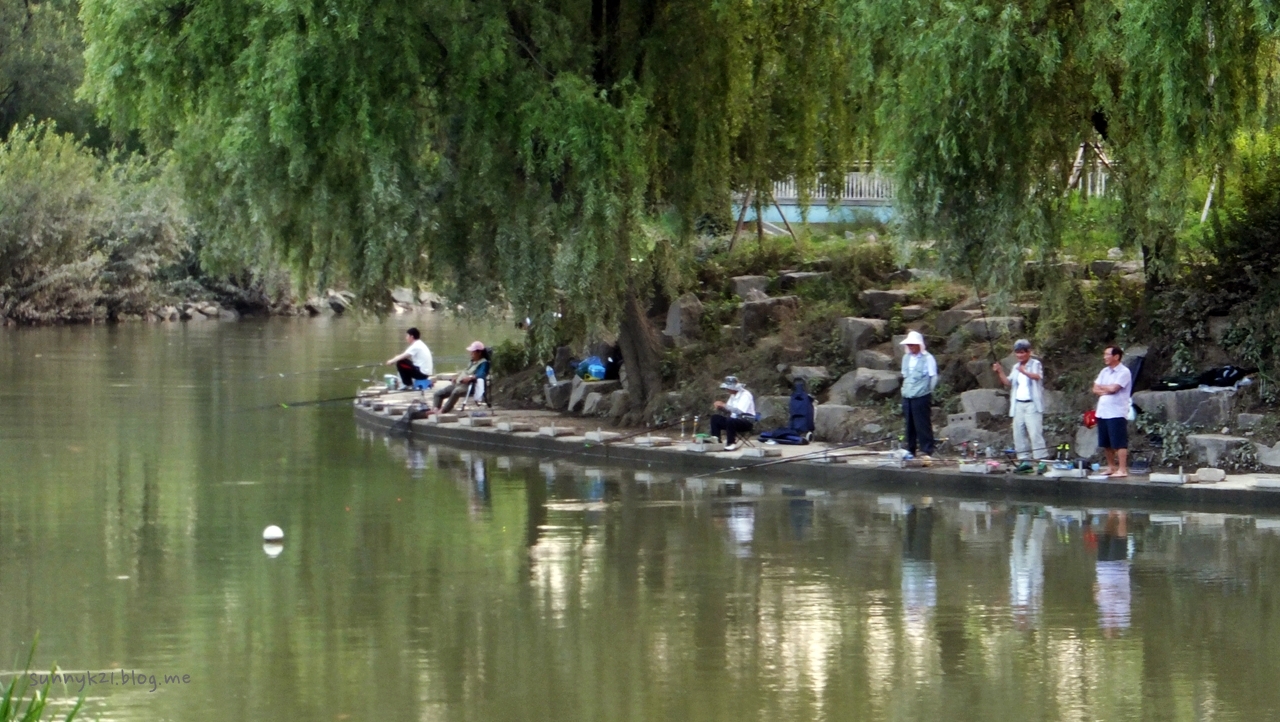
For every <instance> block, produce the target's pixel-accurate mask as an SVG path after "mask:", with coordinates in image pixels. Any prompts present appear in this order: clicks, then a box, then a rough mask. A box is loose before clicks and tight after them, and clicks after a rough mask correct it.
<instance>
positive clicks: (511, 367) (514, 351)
mask: <svg viewBox="0 0 1280 722" xmlns="http://www.w3.org/2000/svg"><path fill="white" fill-rule="evenodd" d="M528 365H529V348H528V347H527V346H525V345H524V344H523V343H520V342H518V341H515V340H513V339H507V340H506V341H503V342H502V343H500V344H498V345H497V346H495V347H494V348H493V372H494V373H496V374H498V375H500V376H511V375H514V374H516V373H518V372H520V371H523V370H524V369H525V368H526V367H528Z"/></svg>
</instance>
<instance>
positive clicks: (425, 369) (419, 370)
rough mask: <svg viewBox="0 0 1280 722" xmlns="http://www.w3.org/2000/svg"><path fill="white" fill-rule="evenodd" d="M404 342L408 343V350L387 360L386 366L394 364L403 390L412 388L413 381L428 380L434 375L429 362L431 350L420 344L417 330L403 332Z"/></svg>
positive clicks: (420, 336)
mask: <svg viewBox="0 0 1280 722" xmlns="http://www.w3.org/2000/svg"><path fill="white" fill-rule="evenodd" d="M404 340H406V341H408V342H409V348H407V349H405V350H404V353H402V354H400V355H399V356H392V357H391V358H389V359H387V365H388V366H390V365H392V364H395V367H396V371H399V372H400V381H401V383H403V384H404V386H405V388H413V382H414V381H416V380H417V379H425V378H430V376H431V374H433V373H435V368H434V366H433V364H432V361H431V349H429V348H427V345H426V344H425V343H423V342H422V334H421V333H419V332H418V329H416V328H411V329H409V330H408V331H405V332H404Z"/></svg>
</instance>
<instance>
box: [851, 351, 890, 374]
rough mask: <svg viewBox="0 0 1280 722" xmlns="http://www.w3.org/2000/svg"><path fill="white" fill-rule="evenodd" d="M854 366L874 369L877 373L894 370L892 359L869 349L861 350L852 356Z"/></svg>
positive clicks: (885, 354) (887, 355)
mask: <svg viewBox="0 0 1280 722" xmlns="http://www.w3.org/2000/svg"><path fill="white" fill-rule="evenodd" d="M853 358H854V365H855V366H856V367H857V368H864V369H876V370H877V371H892V370H894V365H893V357H892V356H890V355H889V354H887V353H880V352H879V351H873V350H871V349H862V350H861V351H859V352H858V353H856V354H854V357H853Z"/></svg>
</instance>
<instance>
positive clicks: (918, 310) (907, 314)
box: [902, 305, 929, 323]
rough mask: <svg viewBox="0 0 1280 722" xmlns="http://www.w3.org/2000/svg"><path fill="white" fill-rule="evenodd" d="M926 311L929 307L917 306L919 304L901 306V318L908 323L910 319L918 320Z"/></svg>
mask: <svg viewBox="0 0 1280 722" xmlns="http://www.w3.org/2000/svg"><path fill="white" fill-rule="evenodd" d="M928 312H929V309H927V308H925V307H924V306H919V305H912V306H903V307H902V320H903V321H907V322H908V323H909V322H911V321H918V320H920V319H922V318H924V315H925V314H926V313H928Z"/></svg>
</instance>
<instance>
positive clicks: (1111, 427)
mask: <svg viewBox="0 0 1280 722" xmlns="http://www.w3.org/2000/svg"><path fill="white" fill-rule="evenodd" d="M1098 448H1099V449H1127V448H1129V420H1128V419H1126V418H1124V417H1123V416H1121V417H1120V418H1118V419H1098Z"/></svg>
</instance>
